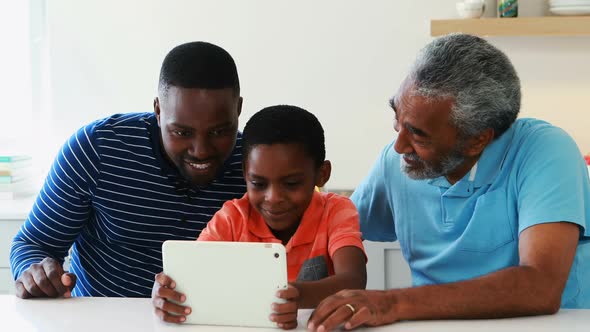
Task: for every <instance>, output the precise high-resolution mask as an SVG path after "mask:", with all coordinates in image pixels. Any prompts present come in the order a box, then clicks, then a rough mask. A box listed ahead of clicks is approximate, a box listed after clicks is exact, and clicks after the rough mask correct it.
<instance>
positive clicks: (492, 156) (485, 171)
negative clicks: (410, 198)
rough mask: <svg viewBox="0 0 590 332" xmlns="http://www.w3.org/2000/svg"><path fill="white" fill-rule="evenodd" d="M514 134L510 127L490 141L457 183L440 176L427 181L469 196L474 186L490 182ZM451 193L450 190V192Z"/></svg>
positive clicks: (499, 167) (498, 168) (477, 186)
mask: <svg viewBox="0 0 590 332" xmlns="http://www.w3.org/2000/svg"><path fill="white" fill-rule="evenodd" d="M513 136H514V128H513V127H510V128H509V129H508V130H507V131H506V132H505V133H504V134H502V135H501V136H500V137H498V138H497V139H495V140H494V141H492V143H490V144H489V145H488V146H487V147H486V148H485V149H484V150H483V153H482V154H481V156H480V158H479V160H478V161H477V162H476V163H475V165H473V167H472V168H471V170H470V171H469V172H468V173H467V174H465V176H464V177H463V178H462V179H461V180H459V181H458V182H457V183H455V184H454V185H452V186H451V184H450V183H449V181H448V180H447V178H446V177H444V176H441V177H438V178H435V179H430V180H428V183H429V184H431V185H433V186H437V187H441V188H451V187H453V190H452V194H453V195H458V196H465V197H467V196H470V195H471V194H472V193H473V190H474V188H480V187H483V186H485V185H488V184H491V183H492V182H493V181H494V179H495V178H496V176H497V175H498V172H499V171H500V169H501V168H502V164H503V163H504V159H505V158H506V152H507V151H508V148H509V146H510V142H511V141H512V138H513ZM450 193H451V192H450Z"/></svg>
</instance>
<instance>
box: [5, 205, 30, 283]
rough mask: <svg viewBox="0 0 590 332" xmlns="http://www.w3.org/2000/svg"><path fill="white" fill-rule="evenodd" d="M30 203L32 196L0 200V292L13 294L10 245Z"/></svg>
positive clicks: (27, 211)
mask: <svg viewBox="0 0 590 332" xmlns="http://www.w3.org/2000/svg"><path fill="white" fill-rule="evenodd" d="M32 205H33V198H27V199H17V200H0V294H14V281H13V280H12V274H11V273H10V260H9V256H10V245H11V243H12V239H13V238H14V236H15V235H16V232H17V231H18V229H19V227H20V226H21V225H22V224H23V222H24V221H25V219H26V217H27V215H28V213H29V210H30V209H31V206H32Z"/></svg>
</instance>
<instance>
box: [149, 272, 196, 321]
mask: <svg viewBox="0 0 590 332" xmlns="http://www.w3.org/2000/svg"><path fill="white" fill-rule="evenodd" d="M174 288H176V283H175V282H174V280H172V278H170V277H169V276H167V275H166V274H164V272H160V273H158V274H156V281H155V282H154V287H153V288H152V303H153V305H154V311H155V313H156V316H158V317H159V318H160V319H161V320H162V321H164V322H169V323H177V324H180V323H182V322H184V321H186V316H187V315H189V314H190V313H191V308H190V307H187V306H183V305H179V304H176V303H182V302H184V301H186V296H185V295H184V294H181V293H179V292H177V291H175V290H174ZM174 302H176V303H174Z"/></svg>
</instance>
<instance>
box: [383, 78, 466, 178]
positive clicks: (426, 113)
mask: <svg viewBox="0 0 590 332" xmlns="http://www.w3.org/2000/svg"><path fill="white" fill-rule="evenodd" d="M392 104H393V105H392V106H393V108H394V112H395V124H394V128H395V131H397V132H398V137H397V140H396V142H395V146H394V148H395V150H396V152H398V153H399V154H402V155H403V156H402V158H403V161H404V163H405V165H404V171H405V172H406V173H407V174H408V176H410V177H411V178H414V179H428V178H436V177H439V176H448V175H452V174H454V173H455V172H457V170H458V169H460V168H461V165H462V164H463V162H464V160H465V156H464V155H463V152H462V149H463V146H462V145H463V144H462V142H460V141H459V140H458V139H457V130H456V129H455V127H454V126H453V125H452V124H451V118H450V115H451V107H452V105H453V102H452V100H450V99H443V100H437V101H427V99H426V98H425V97H422V96H419V95H416V94H415V91H414V87H413V85H412V83H411V82H409V81H407V80H406V81H405V82H404V83H403V84H402V87H401V88H400V91H399V93H398V95H397V96H396V97H395V98H394V99H393V103H392ZM460 172H461V171H460Z"/></svg>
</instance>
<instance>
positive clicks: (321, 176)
mask: <svg viewBox="0 0 590 332" xmlns="http://www.w3.org/2000/svg"><path fill="white" fill-rule="evenodd" d="M330 174H332V163H330V161H329V160H324V162H323V163H322V166H320V168H319V170H318V174H317V177H316V180H315V185H316V187H319V188H321V187H323V186H324V185H325V184H326V182H328V180H330Z"/></svg>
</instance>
